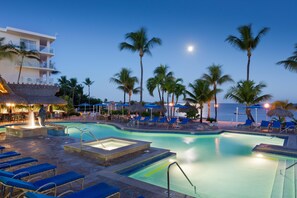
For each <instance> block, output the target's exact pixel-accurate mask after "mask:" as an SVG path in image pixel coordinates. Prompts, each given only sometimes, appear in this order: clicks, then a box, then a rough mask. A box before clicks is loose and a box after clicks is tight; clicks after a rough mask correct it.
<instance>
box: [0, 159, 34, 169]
mask: <svg viewBox="0 0 297 198" xmlns="http://www.w3.org/2000/svg"><path fill="white" fill-rule="evenodd" d="M37 161H38V160H37V159H34V158H32V157H24V158H19V159H15V160H10V161H5V162H1V163H0V169H5V168H11V167H13V166H19V165H23V164H28V163H34V162H37Z"/></svg>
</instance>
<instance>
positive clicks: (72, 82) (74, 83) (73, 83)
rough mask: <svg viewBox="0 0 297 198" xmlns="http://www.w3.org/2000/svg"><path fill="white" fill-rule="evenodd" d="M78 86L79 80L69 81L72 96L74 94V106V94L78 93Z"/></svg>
mask: <svg viewBox="0 0 297 198" xmlns="http://www.w3.org/2000/svg"><path fill="white" fill-rule="evenodd" d="M77 86H78V84H77V79H76V78H70V79H69V87H70V89H71V94H72V104H73V106H74V94H75V91H76V87H77Z"/></svg>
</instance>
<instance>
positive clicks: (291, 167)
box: [286, 162, 297, 170]
mask: <svg viewBox="0 0 297 198" xmlns="http://www.w3.org/2000/svg"><path fill="white" fill-rule="evenodd" d="M296 164H297V162H295V163H294V164H292V165H290V166H288V167H287V168H286V170H288V169H289V168H292V167H293V166H295V165H296Z"/></svg>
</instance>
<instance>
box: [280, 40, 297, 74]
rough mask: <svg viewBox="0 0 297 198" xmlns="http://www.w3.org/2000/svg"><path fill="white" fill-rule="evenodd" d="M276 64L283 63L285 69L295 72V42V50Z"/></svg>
mask: <svg viewBox="0 0 297 198" xmlns="http://www.w3.org/2000/svg"><path fill="white" fill-rule="evenodd" d="M277 64H279V65H284V67H285V69H288V70H290V71H293V72H297V44H295V51H294V52H293V56H290V57H289V58H287V59H286V60H283V61H279V62H278V63H277Z"/></svg>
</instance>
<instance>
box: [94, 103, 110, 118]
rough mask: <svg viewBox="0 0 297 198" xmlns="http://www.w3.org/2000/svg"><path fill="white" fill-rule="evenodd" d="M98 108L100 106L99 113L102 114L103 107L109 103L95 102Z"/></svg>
mask: <svg viewBox="0 0 297 198" xmlns="http://www.w3.org/2000/svg"><path fill="white" fill-rule="evenodd" d="M95 106H96V108H97V107H99V115H101V108H102V107H106V106H107V105H106V104H104V103H97V104H95Z"/></svg>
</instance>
